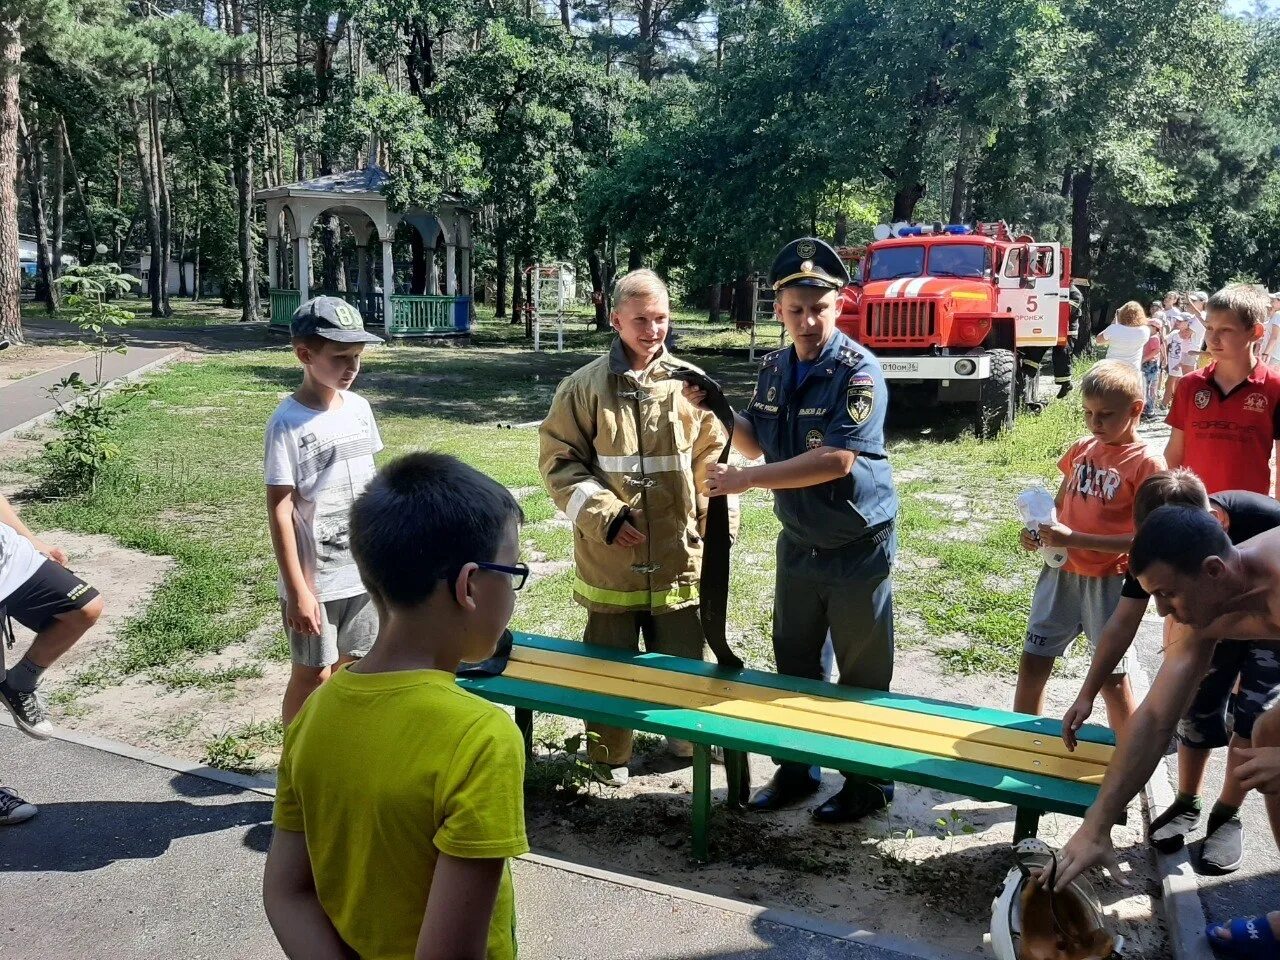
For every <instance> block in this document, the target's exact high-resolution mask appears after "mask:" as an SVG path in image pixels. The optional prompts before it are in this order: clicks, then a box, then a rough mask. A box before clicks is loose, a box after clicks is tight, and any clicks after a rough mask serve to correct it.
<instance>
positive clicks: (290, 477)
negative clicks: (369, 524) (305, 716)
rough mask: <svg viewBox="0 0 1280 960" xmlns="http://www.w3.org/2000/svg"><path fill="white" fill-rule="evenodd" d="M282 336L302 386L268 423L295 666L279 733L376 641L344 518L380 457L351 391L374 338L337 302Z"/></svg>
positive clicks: (271, 504) (271, 518)
mask: <svg viewBox="0 0 1280 960" xmlns="http://www.w3.org/2000/svg"><path fill="white" fill-rule="evenodd" d="M289 332H290V334H291V335H292V338H293V353H294V356H295V357H297V358H298V362H299V363H301V364H302V385H301V386H300V387H298V389H297V390H295V391H294V392H293V394H292V395H291V396H288V397H286V398H285V399H284V400H282V401H280V405H279V406H278V407H276V410H275V413H273V414H272V415H271V419H270V420H268V421H267V435H266V454H265V472H266V481H267V512H268V524H269V526H270V528H271V545H272V547H274V548H275V554H276V563H277V564H279V567H280V582H279V592H280V607H281V609H282V611H283V613H284V622H285V632H286V633H287V634H288V636H289V648H290V652H291V654H292V659H293V670H292V673H291V674H290V675H289V684H288V686H287V687H286V688H285V694H284V706H283V709H282V711H281V712H282V714H283V716H284V723H285V726H288V725H289V721H290V720H292V719H293V717H294V715H295V714H296V713H297V712H298V710H299V709H301V707H302V704H303V702H304V701H305V700H306V699H307V696H308V695H309V694H310V693H311V692H312V691H313V690H315V689H316V688H317V687H319V686H320V684H321V683H323V682H324V681H325V680H326V679H328V677H329V675H330V673H331V672H332V671H333V669H334V667H335V665H341V664H343V663H347V662H350V661H352V660H355V659H358V658H359V657H362V656H364V654H365V653H367V652H368V650H369V648H370V647H371V646H372V645H373V641H374V639H375V637H377V634H378V614H377V611H376V610H375V608H374V605H373V602H372V601H371V600H370V599H369V594H368V593H367V592H366V590H365V587H364V584H363V583H362V582H361V580H360V573H359V571H358V570H357V569H356V565H355V560H354V559H353V558H352V556H351V546H350V543H349V540H348V520H347V516H348V513H349V512H350V509H351V504H352V502H353V501H354V500H355V499H356V497H358V496H359V495H360V493H361V492H362V491H363V490H364V488H365V486H366V485H367V484H368V483H369V481H370V480H371V479H373V474H374V469H375V468H374V464H373V455H374V454H375V453H377V452H378V451H379V450H381V449H382V437H381V436H380V435H379V434H378V425H377V424H376V423H375V422H374V419H373V411H372V410H371V409H370V408H369V403H368V401H367V400H365V399H364V398H363V397H361V396H359V395H357V394H355V393H353V392H351V385H352V384H353V383H354V382H355V379H356V374H357V373H359V372H360V354H361V353H362V352H363V351H364V348H365V344H369V343H381V342H382V340H381V338H379V337H375V336H374V335H373V334H371V333H368V332H367V331H366V330H365V329H364V321H363V320H362V319H361V317H360V313H359V312H358V311H357V310H356V308H355V307H353V306H351V305H350V304H349V303H347V302H346V301H345V300H341V299H339V298H337V297H315V298H314V299H311V300H308V301H307V302H306V303H304V304H302V306H300V307H298V309H297V310H296V311H295V312H294V314H293V320H292V321H291V323H290V325H289Z"/></svg>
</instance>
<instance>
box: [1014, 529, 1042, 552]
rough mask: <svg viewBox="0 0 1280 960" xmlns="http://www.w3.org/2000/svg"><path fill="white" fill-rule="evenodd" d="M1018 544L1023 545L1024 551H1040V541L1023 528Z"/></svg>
mask: <svg viewBox="0 0 1280 960" xmlns="http://www.w3.org/2000/svg"><path fill="white" fill-rule="evenodd" d="M1018 543H1020V544H1022V549H1023V550H1039V549H1040V541H1039V540H1037V539H1036V535H1035V534H1034V533H1032V532H1031V531H1030V530H1028V529H1027V528H1026V527H1023V528H1022V529H1021V530H1019V531H1018Z"/></svg>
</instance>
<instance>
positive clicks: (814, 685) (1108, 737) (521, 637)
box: [512, 632, 1116, 746]
mask: <svg viewBox="0 0 1280 960" xmlns="http://www.w3.org/2000/svg"><path fill="white" fill-rule="evenodd" d="M512 635H513V636H514V637H515V642H516V644H517V645H519V646H526V647H535V648H537V649H539V650H552V651H555V652H557V653H569V654H576V655H577V656H588V657H591V658H592V659H595V660H612V661H615V662H617V663H634V664H638V665H640V666H644V667H654V668H656V669H658V670H670V671H672V672H674V673H685V674H693V675H695V676H700V677H715V678H716V679H719V680H738V681H741V682H743V683H754V684H756V685H757V686H761V687H769V688H771V689H774V690H787V691H790V692H791V693H803V694H809V695H811V696H818V697H828V698H830V699H833V700H849V701H853V702H857V703H867V704H871V705H873V706H877V707H890V708H892V709H895V710H909V711H911V712H912V713H922V714H926V715H928V716H934V717H949V718H951V719H953V720H968V721H969V722H971V723H981V724H985V725H986V726H989V727H1003V728H1005V729H1008V730H1021V731H1024V732H1026V733H1037V734H1041V735H1042V736H1045V737H1052V738H1058V737H1061V736H1062V721H1061V720H1053V719H1051V718H1049V717H1029V716H1026V715H1025V714H1021V713H1012V712H1010V711H1008V710H995V709H992V708H990V707H977V706H974V707H970V706H965V705H964V704H960V703H948V702H947V701H945V700H931V699H928V698H927V697H912V696H907V695H905V694H901V693H889V692H881V691H878V690H865V689H861V688H855V687H842V686H839V685H837V684H832V683H824V682H822V681H821V680H805V679H802V678H798V677H784V676H779V675H778V674H776V673H765V672H764V671H761V670H739V671H732V670H722V669H720V667H718V666H716V664H714V663H703V662H701V661H698V660H687V659H685V658H683V657H671V656H667V655H666V654H661V653H627V652H625V651H622V650H610V649H608V648H606V647H589V646H587V645H586V644H583V643H577V642H575V641H573V640H562V639H560V638H559V637H544V636H540V635H539V634H535V633H517V632H513V634H512ZM1076 736H1077V737H1078V738H1079V739H1080V740H1084V741H1087V742H1089V743H1101V744H1105V745H1107V746H1114V745H1115V742H1116V738H1115V734H1114V733H1112V732H1111V731H1110V730H1109V729H1107V728H1106V727H1101V726H1098V725H1096V724H1092V723H1086V724H1085V725H1084V726H1083V727H1081V728H1080V730H1079V731H1078V732H1077V734H1076Z"/></svg>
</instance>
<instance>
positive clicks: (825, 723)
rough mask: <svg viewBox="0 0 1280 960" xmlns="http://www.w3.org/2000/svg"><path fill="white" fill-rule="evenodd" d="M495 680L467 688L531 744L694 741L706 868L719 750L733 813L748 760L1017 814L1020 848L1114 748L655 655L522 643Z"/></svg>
mask: <svg viewBox="0 0 1280 960" xmlns="http://www.w3.org/2000/svg"><path fill="white" fill-rule="evenodd" d="M514 636H515V645H514V646H513V648H512V651H511V659H510V662H509V663H508V664H507V668H506V670H505V671H504V672H503V674H502V675H501V676H496V677H482V678H468V679H464V680H459V681H458V682H459V683H461V684H462V685H463V686H464V687H465V688H466V689H468V690H470V691H472V692H473V693H475V694H478V695H479V696H481V697H484V698H485V699H486V700H490V701H492V702H494V703H500V704H506V705H508V706H512V707H515V709H516V722H517V723H518V724H519V725H520V727H521V729H522V730H523V731H524V734H525V739H526V743H527V744H529V745H530V747H532V727H533V713H534V712H535V711H541V712H544V713H553V714H557V715H560V716H567V717H577V718H579V719H582V720H589V721H592V722H596V723H605V724H611V725H613V726H619V727H629V728H631V729H635V730H646V731H649V732H650V733H656V734H662V735H666V736H672V737H677V738H679V739H683V740H689V741H692V742H693V744H694V761H693V855H694V857H695V858H696V859H699V860H705V859H706V858H707V832H708V821H709V819H710V813H711V765H710V764H711V749H710V748H711V747H713V746H719V747H722V748H723V749H724V750H725V768H726V774H727V776H728V781H729V802H730V803H731V804H738V803H741V802H743V801H745V799H746V791H747V772H746V756H745V755H746V754H747V753H763V754H767V755H768V756H771V757H775V758H777V759H780V760H795V761H799V762H801V763H807V764H816V765H818V766H823V767H828V768H832V769H837V770H843V771H846V772H849V773H854V774H862V775H865V776H871V777H879V778H882V779H886V780H895V781H900V782H905V783H914V784H919V785H920V786H924V787H932V788H934V789H937V790H943V791H946V792H948V793H955V794H960V795H962V796H966V797H972V798H974V799H976V800H989V801H996V802H1001V803H1008V804H1010V805H1012V806H1014V807H1016V808H1017V811H1018V812H1017V819H1016V822H1015V839H1022V838H1024V837H1028V836H1034V835H1035V832H1036V828H1037V825H1038V823H1039V819H1040V816H1041V814H1043V813H1046V812H1058V813H1068V814H1072V815H1074V816H1082V815H1083V814H1084V811H1085V810H1086V809H1088V807H1089V805H1090V804H1091V803H1092V802H1093V800H1094V797H1095V796H1096V795H1097V792H1098V786H1099V784H1101V782H1102V776H1103V774H1104V773H1105V771H1106V765H1107V762H1108V760H1110V758H1111V753H1112V751H1113V749H1114V743H1115V740H1114V738H1113V736H1112V734H1111V731H1109V730H1107V729H1105V728H1103V727H1097V726H1093V725H1086V726H1085V727H1083V728H1082V729H1081V730H1080V732H1079V741H1080V743H1079V745H1078V746H1077V748H1076V750H1075V752H1074V753H1069V752H1068V751H1067V749H1066V747H1065V746H1063V744H1062V738H1061V725H1060V723H1059V722H1058V721H1056V720H1050V719H1048V718H1045V717H1030V716H1026V715H1023V714H1018V713H1009V712H1007V711H1004V710H992V709H988V708H986V707H973V706H966V705H963V704H957V703H948V702H945V701H942V700H930V699H924V698H920V697H910V696H904V695H902V694H896V693H885V692H881V691H878V690H863V689H858V688H854V687H840V686H834V685H832V684H827V683H821V682H818V681H815V680H799V679H796V678H794V677H781V676H778V675H776V674H772V673H763V672H761V671H757V670H743V671H738V672H734V673H730V672H728V671H725V670H721V669H720V668H719V667H717V666H716V665H715V664H712V663H702V662H700V661H697V660H686V659H683V658H680V657H668V656H663V655H661V654H652V653H638V654H629V653H622V652H618V651H614V650H607V649H603V648H600V647H588V646H585V645H583V644H581V643H575V642H572V641H567V640H560V639H557V638H554V637H541V636H536V635H534V634H527V633H516V634H515V635H514Z"/></svg>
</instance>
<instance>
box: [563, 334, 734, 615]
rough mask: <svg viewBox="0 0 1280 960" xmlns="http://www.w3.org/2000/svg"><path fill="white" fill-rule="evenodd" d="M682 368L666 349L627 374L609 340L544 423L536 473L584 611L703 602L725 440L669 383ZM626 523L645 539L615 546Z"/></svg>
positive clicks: (569, 382) (569, 381) (618, 344)
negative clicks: (709, 497) (559, 515)
mask: <svg viewBox="0 0 1280 960" xmlns="http://www.w3.org/2000/svg"><path fill="white" fill-rule="evenodd" d="M678 368H685V369H697V368H696V367H692V365H691V364H687V363H685V362H684V361H682V360H677V359H676V358H675V357H673V356H671V355H670V354H669V353H667V352H666V350H665V349H664V350H663V352H662V353H661V354H659V356H658V358H657V359H656V360H654V362H653V363H652V364H650V365H649V367H648V368H646V369H645V370H643V371H639V372H633V371H631V370H630V364H629V363H628V361H627V357H626V353H625V352H624V350H623V348H622V341H621V340H618V339H616V338H615V340H614V342H613V346H612V347H611V348H610V350H609V352H608V353H607V354H606V355H605V356H603V357H600V358H598V359H596V360H593V361H592V362H591V363H588V364H587V365H586V366H584V367H582V368H580V369H579V370H577V371H576V372H574V373H573V374H571V375H570V376H568V377H566V378H565V379H564V380H563V381H562V382H561V384H560V386H559V388H558V389H557V390H556V395H555V399H553V400H552V401H551V409H550V410H549V411H548V412H547V416H546V419H545V420H543V422H542V428H541V430H540V431H539V469H540V470H541V471H542V479H543V483H545V484H546V487H547V491H548V492H549V493H550V494H551V499H552V500H554V501H555V504H556V506H557V507H558V508H560V509H561V510H563V511H564V513H565V515H566V516H567V517H568V518H569V520H570V522H571V523H572V524H573V532H574V535H573V559H574V566H575V577H574V585H573V595H574V599H576V600H577V601H578V602H579V603H580V604H582V605H583V606H585V607H586V608H587V609H589V610H594V611H598V612H603V613H621V612H626V611H642V610H647V611H652V612H654V613H665V612H667V611H671V610H678V609H680V608H681V607H687V606H691V605H693V604H696V603H697V602H698V580H699V577H700V575H701V567H702V531H703V521H704V518H705V516H706V497H705V494H704V493H703V492H702V491H705V489H706V488H705V481H706V477H707V468H708V466H709V465H710V464H712V463H714V462H715V460H716V458H717V457H718V456H719V455H720V451H721V449H723V447H724V443H725V433H724V429H723V428H722V427H721V426H720V424H719V422H718V421H717V420H716V419H715V417H714V416H713V415H712V414H711V413H709V412H707V411H704V410H699V409H698V408H696V407H694V406H693V405H692V404H690V403H689V402H688V401H687V400H685V399H684V397H683V395H682V389H683V386H684V385H683V383H682V382H681V381H679V380H675V379H672V378H671V377H670V375H669V371H670V370H672V369H678ZM635 511H639V512H640V515H639V516H638V517H637V516H636V515H635ZM628 518H629V519H630V521H631V522H632V523H633V524H634V525H635V526H636V527H637V529H639V530H640V532H641V533H643V534H645V535H646V537H647V539H646V541H645V542H644V543H642V544H640V545H639V546H637V547H620V546H615V545H613V539H614V537H615V536H616V535H617V532H618V530H619V528H620V527H621V526H622V523H623V521H624V520H625V519H628Z"/></svg>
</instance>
